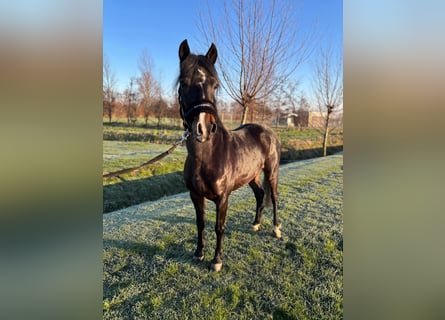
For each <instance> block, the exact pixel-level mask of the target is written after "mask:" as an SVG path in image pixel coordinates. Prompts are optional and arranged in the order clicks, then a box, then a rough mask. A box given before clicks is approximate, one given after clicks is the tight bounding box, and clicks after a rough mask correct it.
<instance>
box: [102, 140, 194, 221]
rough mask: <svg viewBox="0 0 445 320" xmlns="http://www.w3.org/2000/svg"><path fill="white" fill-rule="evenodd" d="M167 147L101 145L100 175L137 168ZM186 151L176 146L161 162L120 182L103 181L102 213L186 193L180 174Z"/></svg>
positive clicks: (143, 143) (153, 145)
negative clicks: (101, 169) (101, 168)
mask: <svg viewBox="0 0 445 320" xmlns="http://www.w3.org/2000/svg"><path fill="white" fill-rule="evenodd" d="M169 148H170V145H164V144H154V143H147V142H137V141H136V142H135V141H130V142H123V141H104V142H103V171H104V172H113V171H116V170H120V169H125V168H130V167H136V166H139V165H140V164H142V163H144V162H146V161H148V160H150V159H151V158H153V157H155V156H157V155H158V154H160V153H162V152H164V151H166V150H167V149H169ZM186 154H187V151H186V149H185V147H184V146H178V147H177V148H176V149H175V151H174V152H173V153H171V154H170V155H168V156H167V157H165V158H163V159H162V160H161V161H159V162H156V163H154V164H151V165H149V166H147V167H144V168H143V169H141V170H140V171H137V172H134V173H128V174H124V175H122V176H121V179H119V178H110V179H104V181H103V185H104V188H103V211H104V212H105V213H106V212H111V211H114V210H118V209H122V208H125V207H128V206H131V205H135V204H139V203H141V202H144V201H149V200H157V199H159V198H162V197H165V196H169V195H172V194H176V193H178V192H184V191H186V187H185V184H184V179H183V175H182V171H183V168H184V162H185V158H186Z"/></svg>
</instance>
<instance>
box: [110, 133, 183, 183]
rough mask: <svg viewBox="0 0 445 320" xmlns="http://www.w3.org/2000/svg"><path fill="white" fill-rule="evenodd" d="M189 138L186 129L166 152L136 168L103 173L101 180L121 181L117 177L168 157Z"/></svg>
mask: <svg viewBox="0 0 445 320" xmlns="http://www.w3.org/2000/svg"><path fill="white" fill-rule="evenodd" d="M189 136H190V131H188V129H186V130H185V131H184V133H183V134H182V137H181V140H179V141H177V142H175V143H174V144H173V145H172V146H171V147H170V149H168V150H167V151H164V152H163V153H161V154H159V155H157V156H156V157H154V158H152V159H150V160H148V161H147V162H144V163H143V164H141V165H139V166H137V167H133V168H127V169H122V170H118V171H114V172H104V173H103V174H102V179H107V178H112V177H118V178H119V179H121V180H122V178H121V177H119V176H120V175H121V174H124V173H129V172H135V171H138V170H140V169H142V168H143V167H145V166H147V165H149V164H152V163H154V162H156V161H159V160H161V159H162V158H164V157H166V156H167V155H169V154H170V153H172V152H173V151H174V150H175V149H176V147H177V146H179V145H180V144H182V143H183V142H184V141H186V140H187V139H188V137H189Z"/></svg>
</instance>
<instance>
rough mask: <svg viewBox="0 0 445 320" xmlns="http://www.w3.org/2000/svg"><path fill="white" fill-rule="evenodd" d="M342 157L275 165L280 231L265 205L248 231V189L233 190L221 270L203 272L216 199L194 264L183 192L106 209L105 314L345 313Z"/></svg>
mask: <svg viewBox="0 0 445 320" xmlns="http://www.w3.org/2000/svg"><path fill="white" fill-rule="evenodd" d="M342 168H343V156H342V155H333V156H329V157H326V158H317V159H310V160H304V161H299V162H293V163H290V164H286V165H283V166H281V167H280V182H279V194H280V201H279V214H280V217H281V220H282V224H283V227H282V233H283V238H282V239H280V240H278V239H276V238H274V237H272V229H273V226H272V213H271V210H270V209H267V210H266V211H265V214H264V222H263V224H262V226H261V228H260V230H259V231H258V232H256V233H254V232H253V231H251V223H252V222H253V218H254V209H255V199H254V195H253V192H252V191H251V189H250V188H249V187H243V188H241V189H240V190H237V191H235V192H234V193H232V195H231V197H230V199H229V210H228V214H227V222H226V234H225V239H224V255H223V268H222V271H221V272H220V273H214V272H211V271H209V265H210V260H211V259H212V258H213V251H214V248H215V241H216V239H215V238H216V237H215V233H214V223H215V206H214V205H213V203H212V202H208V206H207V223H206V238H207V246H206V250H205V259H204V261H203V262H194V261H193V259H192V257H193V251H194V249H195V243H196V226H195V213H194V209H193V205H192V203H191V200H190V199H189V196H188V194H187V193H182V194H179V195H175V196H170V197H166V198H163V199H160V200H158V201H155V202H146V203H143V204H141V205H138V206H135V207H131V208H127V209H123V210H120V211H116V212H112V213H109V214H107V215H104V217H103V224H104V233H103V239H104V240H103V241H104V249H103V263H104V279H103V312H104V316H103V318H104V319H341V318H342V317H343V286H342V279H343V264H342V257H343V169H342Z"/></svg>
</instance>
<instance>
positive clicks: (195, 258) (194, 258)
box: [193, 255, 204, 261]
mask: <svg viewBox="0 0 445 320" xmlns="http://www.w3.org/2000/svg"><path fill="white" fill-rule="evenodd" d="M193 260H194V261H202V260H204V255H202V256H200V257H198V256H193Z"/></svg>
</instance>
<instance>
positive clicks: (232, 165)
mask: <svg viewBox="0 0 445 320" xmlns="http://www.w3.org/2000/svg"><path fill="white" fill-rule="evenodd" d="M216 58H217V51H216V47H215V45H214V44H213V43H212V45H211V46H210V48H209V50H208V52H207V53H206V55H205V56H204V55H195V54H191V53H190V48H189V46H188V43H187V40H184V41H183V42H182V43H181V45H180V47H179V60H180V74H179V78H178V83H179V88H178V96H179V104H180V114H181V117H182V119H183V123H184V127H185V128H186V130H187V131H188V133H189V137H188V139H187V142H186V145H187V151H188V155H187V159H186V162H185V166H184V180H185V183H186V186H187V188H188V189H189V191H190V197H191V199H192V202H193V205H194V206H195V211H196V225H197V228H198V244H197V248H196V251H195V253H194V259H196V260H199V261H201V260H203V259H204V253H203V249H204V242H205V240H204V238H205V237H204V225H205V201H206V200H205V199H206V198H207V199H209V200H211V201H213V202H214V203H215V204H216V224H215V232H216V237H217V242H216V250H215V256H214V258H213V260H212V264H211V268H212V270H215V271H220V270H221V267H222V260H221V257H222V241H223V237H224V226H225V221H226V213H227V205H228V199H229V195H230V193H231V192H232V191H234V190H236V189H238V188H240V187H242V186H244V185H246V184H249V186H250V187H251V188H252V190H253V192H254V194H255V199H256V215H255V220H254V222H253V230H254V231H257V230H258V228H259V226H260V224H261V221H262V215H263V209H264V207H265V205H266V202H271V204H272V207H273V224H274V230H273V231H274V235H275V236H276V237H277V238H280V237H281V231H280V228H281V224H280V222H279V219H278V213H277V201H278V191H277V185H278V168H279V162H280V142H279V140H278V138H277V137H276V135H275V134H274V132H273V131H272V130H271V129H270V128H267V127H265V126H262V125H259V124H246V125H243V126H241V127H239V128H237V129H235V130H234V131H230V130H227V129H226V128H225V127H224V125H223V124H222V122H221V120H220V118H219V116H218V110H217V108H216V100H215V93H216V90H217V88H218V85H219V79H218V75H217V73H216V69H215V66H214V65H215V62H216ZM261 171H264V180H263V183H264V187H265V188H264V189H263V187H262V185H261V182H260V174H261ZM266 200H270V201H266Z"/></svg>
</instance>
